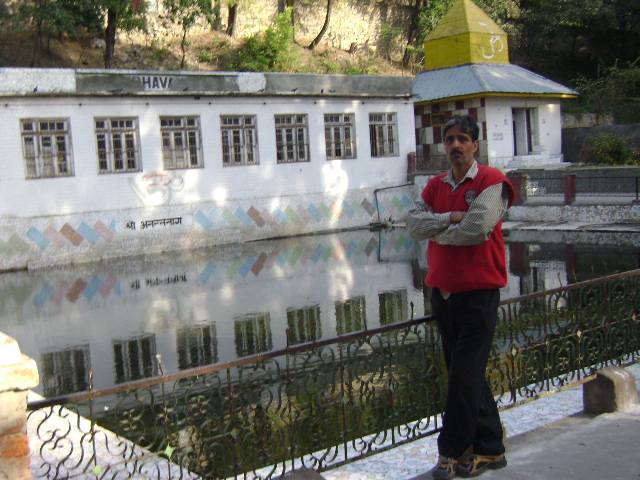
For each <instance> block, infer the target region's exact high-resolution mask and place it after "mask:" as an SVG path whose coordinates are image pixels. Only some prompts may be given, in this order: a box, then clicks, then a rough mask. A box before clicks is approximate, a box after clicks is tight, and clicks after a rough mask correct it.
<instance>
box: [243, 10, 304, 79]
mask: <svg viewBox="0 0 640 480" xmlns="http://www.w3.org/2000/svg"><path fill="white" fill-rule="evenodd" d="M293 36H294V28H293V26H292V25H291V9H290V8H288V9H286V10H285V11H284V13H281V14H280V15H277V16H276V18H275V19H274V21H273V25H272V26H271V27H269V28H267V30H266V31H265V32H264V33H262V34H256V35H253V36H251V37H249V38H247V39H246V40H245V41H244V42H243V44H242V48H240V50H239V51H238V58H237V61H236V62H234V64H233V68H235V69H237V70H240V71H252V72H262V71H286V70H288V69H289V68H291V66H292V65H293V63H294V61H295V60H294V57H295V53H294V52H295V48H294V47H295V45H294V41H293Z"/></svg>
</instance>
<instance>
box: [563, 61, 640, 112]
mask: <svg viewBox="0 0 640 480" xmlns="http://www.w3.org/2000/svg"><path fill="white" fill-rule="evenodd" d="M575 88H576V89H577V90H578V92H580V97H579V105H578V108H581V109H582V110H586V111H590V112H595V114H596V122H597V123H599V122H600V119H601V118H603V116H604V115H607V114H610V115H613V117H614V120H615V122H616V123H634V122H637V121H638V118H640V58H638V59H636V61H635V62H630V63H628V64H627V65H625V66H624V67H619V66H618V65H617V64H614V65H613V66H611V67H608V68H602V69H600V72H599V74H598V76H597V77H596V78H595V79H588V78H585V77H581V78H580V79H578V81H577V82H576V87H575Z"/></svg>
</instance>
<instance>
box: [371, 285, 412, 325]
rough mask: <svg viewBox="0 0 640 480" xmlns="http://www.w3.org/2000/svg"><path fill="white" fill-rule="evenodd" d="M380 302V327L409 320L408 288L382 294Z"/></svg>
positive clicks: (379, 297) (380, 294)
mask: <svg viewBox="0 0 640 480" xmlns="http://www.w3.org/2000/svg"><path fill="white" fill-rule="evenodd" d="M378 300H379V301H380V325H389V324H390V323H397V322H402V321H404V320H408V318H407V289H406V288H403V289H400V290H391V291H388V292H380V293H379V294H378Z"/></svg>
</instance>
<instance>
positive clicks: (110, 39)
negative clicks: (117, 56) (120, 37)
mask: <svg viewBox="0 0 640 480" xmlns="http://www.w3.org/2000/svg"><path fill="white" fill-rule="evenodd" d="M97 3H99V5H100V8H101V9H102V11H103V12H105V11H106V20H107V26H106V28H105V30H104V42H105V50H104V68H111V65H112V62H113V54H114V51H115V46H116V35H117V33H118V29H121V30H125V31H131V30H134V29H139V30H144V28H145V21H144V13H145V10H146V8H145V7H146V4H145V2H142V3H141V4H140V8H139V9H138V11H137V12H136V8H135V6H134V3H133V2H132V1H131V0H97Z"/></svg>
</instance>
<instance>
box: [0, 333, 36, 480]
mask: <svg viewBox="0 0 640 480" xmlns="http://www.w3.org/2000/svg"><path fill="white" fill-rule="evenodd" d="M38 383H39V380H38V367H37V366H36V362H35V361H34V360H33V359H31V358H29V357H27V356H26V355H23V354H22V353H21V352H20V347H19V346H18V343H17V342H16V341H15V340H14V339H13V338H11V337H8V336H7V335H5V334H4V333H2V332H0V478H10V479H12V480H31V462H30V457H29V437H28V435H27V393H28V390H29V389H30V388H33V387H35V386H37V385H38Z"/></svg>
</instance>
